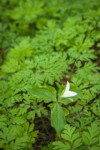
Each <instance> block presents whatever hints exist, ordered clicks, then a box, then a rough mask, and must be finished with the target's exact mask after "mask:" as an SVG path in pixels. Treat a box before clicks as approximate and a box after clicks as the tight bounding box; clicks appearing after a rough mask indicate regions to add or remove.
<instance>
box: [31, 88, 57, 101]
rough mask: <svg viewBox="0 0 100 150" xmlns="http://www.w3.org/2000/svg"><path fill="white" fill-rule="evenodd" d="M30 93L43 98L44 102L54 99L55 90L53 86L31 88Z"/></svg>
mask: <svg viewBox="0 0 100 150" xmlns="http://www.w3.org/2000/svg"><path fill="white" fill-rule="evenodd" d="M31 94H32V95H34V96H36V97H38V98H40V99H42V100H44V102H45V103H48V102H52V101H55V100H56V91H55V89H54V88H53V87H48V88H44V87H43V88H38V87H36V88H32V91H31Z"/></svg>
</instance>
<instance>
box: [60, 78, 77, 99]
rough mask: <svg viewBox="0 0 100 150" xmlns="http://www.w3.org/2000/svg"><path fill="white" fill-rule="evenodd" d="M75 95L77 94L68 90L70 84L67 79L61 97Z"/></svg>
mask: <svg viewBox="0 0 100 150" xmlns="http://www.w3.org/2000/svg"><path fill="white" fill-rule="evenodd" d="M76 95H77V93H76V92H73V91H70V84H69V82H68V81H67V84H66V89H65V91H64V93H63V95H62V96H61V97H73V96H76Z"/></svg>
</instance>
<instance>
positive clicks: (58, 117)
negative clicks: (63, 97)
mask: <svg viewBox="0 0 100 150" xmlns="http://www.w3.org/2000/svg"><path fill="white" fill-rule="evenodd" d="M51 125H52V126H53V127H54V128H55V130H56V132H57V134H58V136H59V135H60V133H61V130H62V129H63V128H64V126H65V114H64V111H63V109H62V107H61V106H60V104H59V103H54V104H53V106H52V108H51Z"/></svg>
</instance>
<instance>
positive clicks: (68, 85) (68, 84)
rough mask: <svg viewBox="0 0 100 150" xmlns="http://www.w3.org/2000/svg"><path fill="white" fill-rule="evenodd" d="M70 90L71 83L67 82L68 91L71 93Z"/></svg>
mask: <svg viewBox="0 0 100 150" xmlns="http://www.w3.org/2000/svg"><path fill="white" fill-rule="evenodd" d="M69 89H70V83H69V82H68V81H67V85H66V91H69Z"/></svg>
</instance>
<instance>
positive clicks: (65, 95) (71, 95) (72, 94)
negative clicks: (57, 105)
mask: <svg viewBox="0 0 100 150" xmlns="http://www.w3.org/2000/svg"><path fill="white" fill-rule="evenodd" d="M76 95H77V93H76V92H73V91H65V92H64V93H63V95H62V96H61V97H73V96H76Z"/></svg>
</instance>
